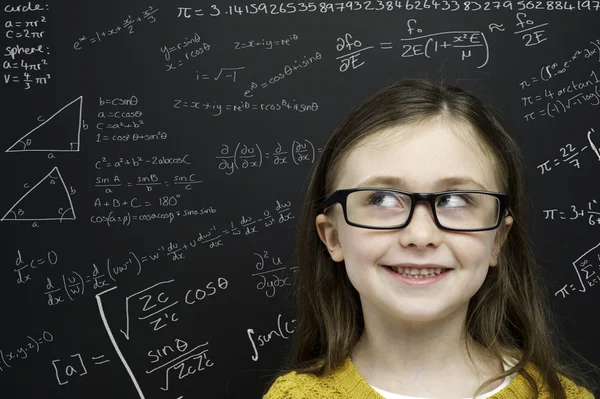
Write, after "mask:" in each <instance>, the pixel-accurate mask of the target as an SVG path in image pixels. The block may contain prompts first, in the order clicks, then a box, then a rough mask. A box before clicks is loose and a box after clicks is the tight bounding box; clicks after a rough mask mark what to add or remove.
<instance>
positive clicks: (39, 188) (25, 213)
mask: <svg viewBox="0 0 600 399" xmlns="http://www.w3.org/2000/svg"><path fill="white" fill-rule="evenodd" d="M24 186H25V188H29V184H25V185H24ZM74 194H75V190H73V189H72V188H71V190H69V189H68V188H67V185H66V184H65V181H64V180H63V178H62V176H61V174H60V171H59V170H58V167H54V168H53V169H52V170H51V171H50V173H48V174H47V175H46V176H45V177H44V178H42V179H41V180H40V181H39V182H38V183H37V184H35V185H34V186H33V187H31V188H30V189H29V191H27V192H26V193H25V194H23V196H22V197H21V198H20V199H19V200H18V201H17V202H15V204H14V205H13V206H12V207H11V208H10V209H9V210H8V212H6V214H5V215H4V216H3V217H2V219H1V221H3V222H5V221H15V222H28V221H29V222H41V221H59V222H63V221H67V220H75V210H74V209H73V201H72V200H71V196H72V195H74ZM36 225H37V223H34V226H36Z"/></svg>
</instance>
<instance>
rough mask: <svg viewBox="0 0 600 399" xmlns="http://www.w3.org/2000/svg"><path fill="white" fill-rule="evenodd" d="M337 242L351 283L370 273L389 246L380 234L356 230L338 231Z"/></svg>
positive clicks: (344, 229)
mask: <svg viewBox="0 0 600 399" xmlns="http://www.w3.org/2000/svg"><path fill="white" fill-rule="evenodd" d="M339 240H340V244H341V246H342V251H343V255H344V263H345V264H346V270H347V272H348V277H349V278H350V280H351V281H353V282H354V281H355V279H357V278H358V277H359V276H364V275H365V273H372V272H373V268H374V265H375V264H377V263H379V262H378V261H379V259H381V257H382V256H383V255H384V254H385V252H386V250H387V249H388V248H389V246H390V243H389V242H388V241H389V240H388V239H387V238H386V237H384V236H383V235H382V234H378V232H375V231H369V230H364V229H358V228H343V229H340V230H339Z"/></svg>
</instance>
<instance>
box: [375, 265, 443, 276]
mask: <svg viewBox="0 0 600 399" xmlns="http://www.w3.org/2000/svg"><path fill="white" fill-rule="evenodd" d="M383 266H384V267H385V268H386V269H389V270H391V271H393V272H394V273H397V274H401V275H402V276H405V277H408V278H414V279H420V278H427V277H435V276H437V275H440V274H442V273H446V272H447V271H449V270H452V269H450V268H444V267H442V268H429V269H411V268H405V267H402V266H398V267H392V266H386V265H383Z"/></svg>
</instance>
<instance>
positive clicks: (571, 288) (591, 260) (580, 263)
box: [554, 244, 600, 299]
mask: <svg viewBox="0 0 600 399" xmlns="http://www.w3.org/2000/svg"><path fill="white" fill-rule="evenodd" d="M573 267H574V268H575V272H576V274H577V279H578V280H579V287H576V285H575V284H565V285H564V286H563V287H562V288H561V289H560V290H558V291H556V292H555V293H554V296H559V295H561V296H562V299H564V298H566V297H568V296H569V295H571V293H572V292H575V291H577V292H586V291H587V289H588V288H591V287H593V286H594V285H596V284H598V283H600V244H598V245H596V246H594V247H592V248H590V249H589V250H588V251H586V252H585V253H584V254H583V255H581V256H580V257H579V258H577V259H576V260H575V261H574V262H573Z"/></svg>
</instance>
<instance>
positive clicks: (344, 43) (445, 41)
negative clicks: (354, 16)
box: [336, 20, 489, 72]
mask: <svg viewBox="0 0 600 399" xmlns="http://www.w3.org/2000/svg"><path fill="white" fill-rule="evenodd" d="M412 21H415V20H409V21H408V22H407V24H408V25H409V27H408V29H409V30H411V31H412V30H414V29H415V28H413V27H412V26H411V25H410V23H411V22H412ZM419 31H421V29H419ZM400 43H401V57H402V58H413V57H424V58H432V57H433V55H434V54H435V53H437V52H438V51H443V50H446V49H458V50H456V51H458V52H460V59H461V61H465V60H466V59H469V58H471V57H473V55H474V54H473V52H474V50H477V49H480V50H481V52H480V58H481V61H480V63H479V65H478V66H477V68H483V67H484V66H485V65H486V64H487V62H488V60H489V48H488V45H487V41H486V38H485V35H484V34H483V32H480V31H448V32H439V33H434V34H429V35H420V36H417V37H410V38H404V39H400ZM373 49H375V46H374V45H363V43H362V41H360V40H358V39H355V38H354V37H353V36H352V34H351V33H346V34H344V36H342V37H338V39H337V44H336V50H337V51H338V52H339V53H342V54H341V55H339V56H337V57H336V59H337V60H340V67H339V71H340V72H346V71H348V70H349V69H358V68H359V67H361V66H363V65H364V64H365V62H364V61H362V62H361V58H360V57H361V56H362V54H364V52H365V51H368V50H373ZM379 49H381V50H386V51H387V50H392V49H394V43H393V42H380V43H379Z"/></svg>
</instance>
